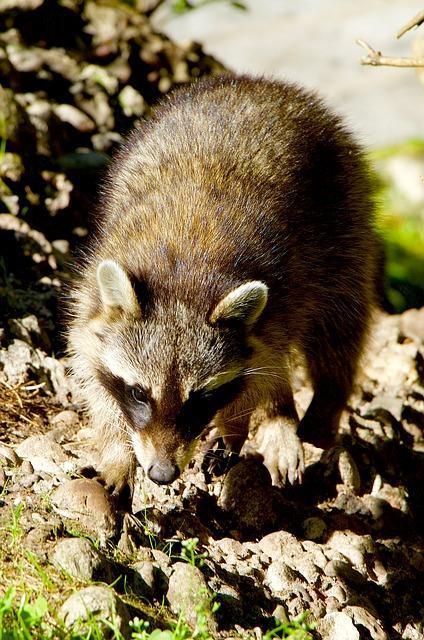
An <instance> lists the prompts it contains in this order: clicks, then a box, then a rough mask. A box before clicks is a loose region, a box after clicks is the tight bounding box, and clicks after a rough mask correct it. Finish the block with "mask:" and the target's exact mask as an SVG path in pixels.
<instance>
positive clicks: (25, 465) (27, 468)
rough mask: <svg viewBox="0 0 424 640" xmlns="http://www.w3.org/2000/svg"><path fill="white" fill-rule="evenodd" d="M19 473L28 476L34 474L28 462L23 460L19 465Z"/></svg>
mask: <svg viewBox="0 0 424 640" xmlns="http://www.w3.org/2000/svg"><path fill="white" fill-rule="evenodd" d="M19 471H20V472H21V473H23V474H25V475H28V474H31V473H34V467H33V466H32V464H31V463H30V461H29V460H24V461H23V463H22V464H21V467H20V469H19Z"/></svg>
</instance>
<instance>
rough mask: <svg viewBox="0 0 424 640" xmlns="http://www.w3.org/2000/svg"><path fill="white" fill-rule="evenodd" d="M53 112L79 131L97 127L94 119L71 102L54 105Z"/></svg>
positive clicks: (91, 129)
mask: <svg viewBox="0 0 424 640" xmlns="http://www.w3.org/2000/svg"><path fill="white" fill-rule="evenodd" d="M53 113H54V114H55V115H56V116H57V117H58V118H59V120H61V121H62V122H66V123H68V124H70V125H71V126H72V127H74V129H77V130H78V131H84V132H85V131H93V129H94V128H95V124H94V122H93V120H92V119H91V118H89V117H88V116H87V114H85V113H83V112H82V111H80V110H79V109H77V108H76V107H74V106H72V105H71V104H58V105H54V106H53Z"/></svg>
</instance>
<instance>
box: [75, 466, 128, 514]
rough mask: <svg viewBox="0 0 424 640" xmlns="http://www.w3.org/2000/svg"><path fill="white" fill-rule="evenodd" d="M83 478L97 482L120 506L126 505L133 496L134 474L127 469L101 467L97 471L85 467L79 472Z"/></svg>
mask: <svg viewBox="0 0 424 640" xmlns="http://www.w3.org/2000/svg"><path fill="white" fill-rule="evenodd" d="M80 473H81V475H83V476H84V477H85V478H93V479H94V480H97V482H99V483H100V484H102V485H103V486H104V488H105V489H106V490H107V491H108V492H109V493H110V495H111V496H112V497H113V498H115V499H116V500H117V502H119V503H120V504H121V505H128V504H130V502H131V498H132V494H133V483H134V473H133V472H132V470H131V469H129V468H128V467H119V466H117V465H112V464H111V465H101V467H100V468H99V469H95V468H94V467H85V468H84V469H81V470H80Z"/></svg>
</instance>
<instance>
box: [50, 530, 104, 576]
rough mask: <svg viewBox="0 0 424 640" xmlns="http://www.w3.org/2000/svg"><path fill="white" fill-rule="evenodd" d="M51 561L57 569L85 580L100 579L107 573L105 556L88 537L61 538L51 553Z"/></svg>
mask: <svg viewBox="0 0 424 640" xmlns="http://www.w3.org/2000/svg"><path fill="white" fill-rule="evenodd" d="M50 562H51V563H52V565H53V566H54V567H56V569H61V570H63V571H66V573H69V574H70V575H71V576H72V577H73V578H77V579H78V580H82V581H84V582H87V581H89V580H98V579H100V578H101V577H104V574H105V572H106V573H107V571H105V569H106V562H105V560H104V558H102V556H101V555H100V554H99V552H98V551H96V549H95V548H94V547H93V545H92V544H91V542H89V540H87V539H86V538H65V539H64V540H60V541H59V542H58V543H57V544H56V546H55V548H54V549H53V551H52V553H51V555H50Z"/></svg>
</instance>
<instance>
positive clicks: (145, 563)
mask: <svg viewBox="0 0 424 640" xmlns="http://www.w3.org/2000/svg"><path fill="white" fill-rule="evenodd" d="M131 569H132V570H133V571H134V579H133V589H134V592H135V593H136V594H137V596H139V597H142V598H146V599H147V600H151V599H152V597H153V594H154V593H155V591H156V587H157V580H156V574H157V571H158V569H157V568H156V567H155V565H154V564H153V562H151V561H150V560H141V561H140V562H135V563H134V564H132V565H131Z"/></svg>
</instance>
